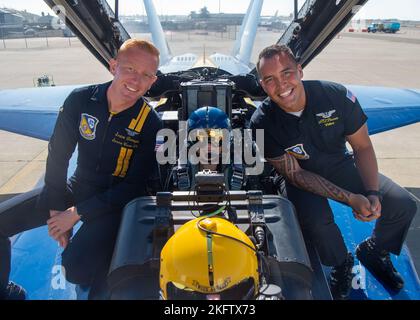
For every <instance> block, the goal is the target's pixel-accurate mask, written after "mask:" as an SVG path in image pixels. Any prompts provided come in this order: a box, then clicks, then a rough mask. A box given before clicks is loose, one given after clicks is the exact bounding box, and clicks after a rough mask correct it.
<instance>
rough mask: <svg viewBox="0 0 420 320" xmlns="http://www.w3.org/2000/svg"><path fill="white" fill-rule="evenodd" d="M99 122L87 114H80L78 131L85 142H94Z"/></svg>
mask: <svg viewBox="0 0 420 320" xmlns="http://www.w3.org/2000/svg"><path fill="white" fill-rule="evenodd" d="M98 123H99V120H98V119H97V118H95V117H94V116H91V115H90V114H87V113H82V115H81V118H80V125H79V131H80V134H81V135H82V137H83V138H85V139H86V140H94V139H95V137H96V127H97V125H98Z"/></svg>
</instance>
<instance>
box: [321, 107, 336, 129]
mask: <svg viewBox="0 0 420 320" xmlns="http://www.w3.org/2000/svg"><path fill="white" fill-rule="evenodd" d="M336 112H337V111H336V110H330V111H327V112H321V113H318V114H317V115H316V116H317V117H319V118H321V120H319V121H318V124H322V125H323V126H324V127H330V126H333V125H335V122H336V121H337V120H338V119H339V118H338V117H335V118H333V117H332V116H333V115H334V114H335V113H336Z"/></svg>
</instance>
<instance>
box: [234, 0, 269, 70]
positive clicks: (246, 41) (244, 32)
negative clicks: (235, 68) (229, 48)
mask: <svg viewBox="0 0 420 320" xmlns="http://www.w3.org/2000/svg"><path fill="white" fill-rule="evenodd" d="M263 2H264V0H251V2H250V4H249V7H248V10H247V12H246V15H245V17H244V21H243V22H242V25H241V29H240V33H239V37H238V39H237V40H236V42H235V46H234V49H233V52H232V56H234V57H235V58H237V59H238V60H239V61H240V62H241V63H243V64H245V65H248V64H249V62H250V59H251V54H252V48H253V47H254V41H255V36H256V34H257V28H258V22H259V20H260V16H261V9H262V5H263Z"/></svg>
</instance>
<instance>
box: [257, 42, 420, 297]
mask: <svg viewBox="0 0 420 320" xmlns="http://www.w3.org/2000/svg"><path fill="white" fill-rule="evenodd" d="M257 69H258V72H259V75H260V79H261V80H260V81H261V85H262V87H263V89H264V90H265V91H266V93H267V94H268V96H269V98H267V99H266V100H265V101H264V103H263V104H262V105H261V107H260V108H259V109H258V110H257V111H256V112H255V113H254V115H253V117H252V119H251V128H253V129H264V146H259V147H260V149H262V148H264V154H265V158H266V159H267V160H268V161H269V162H270V163H271V164H272V165H273V166H274V167H275V168H276V170H277V171H278V172H279V173H280V174H282V175H283V176H284V177H285V178H286V190H287V196H288V198H289V199H290V200H291V201H292V202H293V204H294V206H295V207H296V211H297V215H298V218H299V221H300V223H301V226H302V230H303V232H304V234H305V235H306V236H307V237H309V239H310V240H311V241H312V243H313V244H314V245H315V247H316V248H317V250H318V253H319V255H320V258H321V262H322V263H323V264H325V265H327V266H332V267H333V268H332V271H331V277H330V287H331V292H332V294H333V297H334V298H335V299H346V298H348V295H349V293H350V290H351V281H352V274H351V272H352V266H353V262H354V259H353V256H352V254H351V253H348V252H347V248H346V246H345V244H344V241H343V237H342V234H341V232H340V230H339V228H338V226H337V225H336V224H335V222H334V217H333V214H332V211H331V208H330V206H329V204H328V201H327V198H330V199H333V200H336V201H340V202H342V203H345V204H347V205H349V206H350V207H352V209H353V211H354V216H355V218H356V219H358V220H361V221H372V220H375V219H378V220H377V223H376V226H375V229H374V231H373V234H372V236H371V237H370V238H368V239H367V240H365V241H364V242H362V243H361V244H359V246H358V247H357V249H356V254H357V257H358V259H359V260H360V261H361V262H362V264H363V265H364V266H365V267H367V268H368V269H369V270H370V271H371V272H372V273H373V274H374V275H375V276H376V277H377V278H379V279H380V280H381V281H382V283H384V284H385V285H387V286H388V287H390V288H391V289H394V290H399V289H401V288H402V287H403V285H404V281H403V279H402V277H401V275H400V274H399V273H398V272H397V271H396V270H395V268H394V266H393V265H392V262H391V260H390V256H389V252H391V253H393V254H396V255H398V254H400V251H401V248H402V245H403V242H404V240H405V237H406V235H407V231H408V228H409V226H410V223H411V221H412V219H413V217H414V215H415V213H416V203H415V201H414V200H413V199H411V198H410V195H409V193H408V192H407V191H406V190H404V189H403V188H401V187H400V186H398V185H397V184H395V183H394V182H393V181H391V180H390V179H388V178H386V177H385V176H383V175H381V174H379V173H378V166H377V161H376V157H375V152H374V150H373V147H372V144H371V141H370V138H369V135H368V130H367V125H366V120H367V117H366V115H365V114H364V113H363V111H362V109H361V106H360V104H359V102H358V101H357V99H356V97H355V96H354V95H353V93H352V92H350V91H349V90H347V89H346V88H345V87H344V86H342V85H339V84H336V83H331V82H323V81H302V77H303V72H302V67H301V65H299V64H298V63H297V62H296V59H295V57H294V55H293V53H292V51H291V50H290V49H289V48H288V47H287V46H284V45H283V46H281V45H273V46H270V47H267V48H266V49H264V50H263V51H262V52H261V53H260V56H259V61H258V64H257ZM346 141H348V142H349V143H350V145H351V147H352V149H353V152H354V155H351V154H350V153H349V152H348V151H347V148H346V145H345V143H346Z"/></svg>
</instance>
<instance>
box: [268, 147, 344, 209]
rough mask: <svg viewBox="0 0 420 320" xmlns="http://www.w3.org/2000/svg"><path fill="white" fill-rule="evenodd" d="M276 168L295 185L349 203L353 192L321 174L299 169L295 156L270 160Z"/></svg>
mask: <svg viewBox="0 0 420 320" xmlns="http://www.w3.org/2000/svg"><path fill="white" fill-rule="evenodd" d="M270 162H271V163H272V165H273V166H274V167H275V168H276V170H277V171H278V172H279V173H280V174H282V175H284V176H285V177H287V178H288V180H289V182H290V183H292V184H293V185H295V186H297V187H299V188H301V189H304V190H306V191H309V192H312V193H315V194H317V195H320V196H323V197H326V198H330V199H333V200H336V201H340V202H344V203H348V202H349V199H350V195H351V193H350V192H348V191H347V190H344V189H342V188H340V187H338V186H336V185H335V184H333V183H331V182H330V181H328V180H326V179H324V178H322V177H321V176H319V175H317V174H315V173H312V172H309V171H306V170H298V163H297V160H296V159H295V158H293V156H290V155H285V156H283V157H281V158H280V159H278V160H272V161H270Z"/></svg>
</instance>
